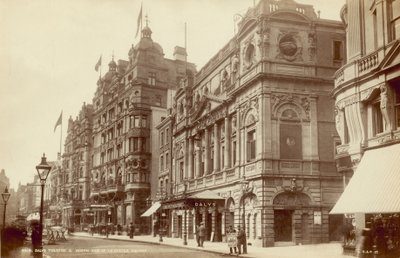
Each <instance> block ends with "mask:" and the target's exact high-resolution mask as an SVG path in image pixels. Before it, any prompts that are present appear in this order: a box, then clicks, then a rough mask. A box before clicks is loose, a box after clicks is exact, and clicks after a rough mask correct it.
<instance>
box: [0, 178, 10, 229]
mask: <svg viewBox="0 0 400 258" xmlns="http://www.w3.org/2000/svg"><path fill="white" fill-rule="evenodd" d="M10 195H11V194H10V193H9V192H8V188H7V186H6V189H4V192H3V193H2V194H1V197H2V198H3V202H4V213H3V231H4V228H5V227H6V208H7V202H8V199H10Z"/></svg>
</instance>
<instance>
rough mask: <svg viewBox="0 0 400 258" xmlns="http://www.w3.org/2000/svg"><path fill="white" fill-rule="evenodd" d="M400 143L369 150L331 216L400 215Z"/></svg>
mask: <svg viewBox="0 0 400 258" xmlns="http://www.w3.org/2000/svg"><path fill="white" fill-rule="evenodd" d="M399 196H400V144H395V145H390V146H387V147H381V148H378V149H373V150H368V151H366V152H365V153H364V155H363V157H362V159H361V161H360V163H359V164H358V167H357V169H356V171H355V172H354V175H353V177H352V178H351V179H350V182H349V184H348V185H347V187H346V188H345V190H344V192H343V194H342V195H341V196H340V198H339V200H338V201H337V203H336V205H335V206H334V207H333V209H332V210H331V212H330V214H344V213H396V212H400V198H399Z"/></svg>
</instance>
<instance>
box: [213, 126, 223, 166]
mask: <svg viewBox="0 0 400 258" xmlns="http://www.w3.org/2000/svg"><path fill="white" fill-rule="evenodd" d="M220 151H221V150H220V137H219V132H218V124H217V122H216V123H215V124H214V172H216V171H219V157H220Z"/></svg>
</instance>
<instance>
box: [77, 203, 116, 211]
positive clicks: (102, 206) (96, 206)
mask: <svg viewBox="0 0 400 258" xmlns="http://www.w3.org/2000/svg"><path fill="white" fill-rule="evenodd" d="M110 208H111V206H110V205H107V204H92V205H90V206H89V207H88V208H85V209H83V211H85V212H88V211H108V210H109V209H110Z"/></svg>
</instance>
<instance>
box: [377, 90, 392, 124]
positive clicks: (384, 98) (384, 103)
mask: <svg viewBox="0 0 400 258" xmlns="http://www.w3.org/2000/svg"><path fill="white" fill-rule="evenodd" d="M380 89H381V103H380V108H381V113H382V117H383V121H384V124H385V126H384V130H385V131H391V130H392V128H391V127H392V126H391V121H390V113H391V109H390V107H389V103H388V89H387V86H386V84H381V85H380Z"/></svg>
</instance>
